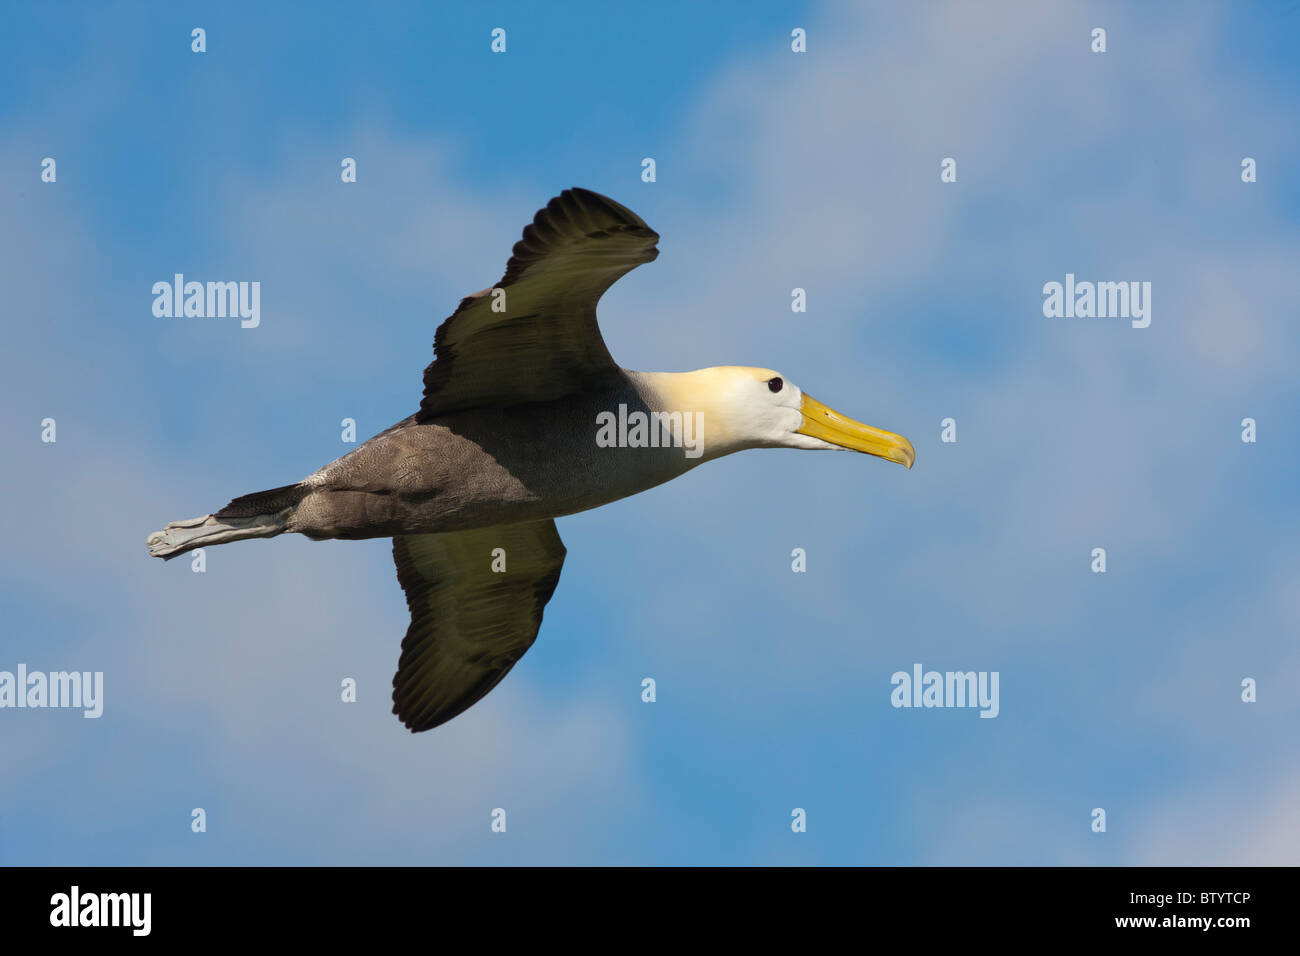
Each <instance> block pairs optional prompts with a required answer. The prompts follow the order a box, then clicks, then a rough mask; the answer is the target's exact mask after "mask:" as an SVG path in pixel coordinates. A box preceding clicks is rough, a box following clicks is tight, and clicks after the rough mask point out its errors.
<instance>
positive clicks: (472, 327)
mask: <svg viewBox="0 0 1300 956" xmlns="http://www.w3.org/2000/svg"><path fill="white" fill-rule="evenodd" d="M658 241H659V235H658V233H656V232H655V231H654V230H653V229H651V228H650V227H649V226H647V225H646V224H645V223H644V222H643V221H642V220H641V217H640V216H638V215H637V214H636V213H634V212H632V210H630V209H628V208H627V207H625V206H621V205H619V204H618V203H616V202H614V200H612V199H607V198H606V197H604V196H602V195H600V194H599V193H594V192H591V191H590V190H587V189H577V188H575V189H566V190H564V192H562V193H560V195H558V196H556V197H555V198H554V199H552V200H551V201H550V202H548V203H547V204H546V206H545V207H544V208H542V209H540V210H538V212H537V215H536V217H534V219H533V222H532V225H529V226H525V227H524V235H523V238H522V239H520V240H519V241H518V242H517V243H515V247H514V254H513V255H512V256H511V257H510V261H509V263H507V264H506V273H505V275H504V276H502V277H501V281H500V282H498V283H497V284H496V285H495V286H493V287H492V288H491V289H484V290H483V291H482V292H476V293H475V294H474V295H471V296H469V297H468V298H465V299H463V300H462V301H461V303H460V306H459V307H458V308H457V309H456V311H455V312H454V313H452V315H451V317H450V318H448V319H447V320H446V321H445V322H443V323H442V325H440V326H438V331H437V334H436V335H435V337H434V345H433V349H434V356H435V357H434V361H433V363H432V364H431V365H430V366H429V367H428V368H426V369H425V370H424V400H423V401H422V402H421V403H420V412H419V417H420V418H422V419H427V418H430V417H432V416H434V415H439V414H442V413H445V412H449V411H454V410H456V409H460V408H470V407H474V406H479V405H493V406H503V405H515V404H519V403H522V402H542V401H550V400H552V399H556V398H560V397H562V396H564V395H568V394H570V393H573V392H577V391H582V390H584V389H585V388H588V387H589V386H590V385H591V384H592V383H593V382H595V381H598V380H599V379H601V378H603V377H607V376H610V375H613V374H617V372H618V367H617V365H615V363H614V360H613V359H612V358H610V355H609V350H608V349H607V348H606V347H605V340H604V339H602V338H601V336H600V327H599V326H598V325H597V324H596V303H597V302H598V301H599V300H600V297H601V296H602V295H604V294H605V290H606V289H608V288H609V287H610V286H611V285H613V284H614V282H615V281H616V280H617V279H618V278H619V277H620V276H622V275H624V274H626V273H628V272H630V271H631V270H633V269H635V268H636V267H637V266H639V265H641V263H643V262H650V261H652V260H653V259H655V258H656V257H657V256H658V255H659V250H658V249H656V248H655V243H657V242H658Z"/></svg>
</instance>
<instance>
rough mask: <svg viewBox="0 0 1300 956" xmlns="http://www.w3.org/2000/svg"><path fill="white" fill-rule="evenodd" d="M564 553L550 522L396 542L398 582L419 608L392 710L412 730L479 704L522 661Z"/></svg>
mask: <svg viewBox="0 0 1300 956" xmlns="http://www.w3.org/2000/svg"><path fill="white" fill-rule="evenodd" d="M497 548H500V549H502V552H503V553H502V552H496V549H497ZM564 555H565V548H564V543H563V542H562V541H560V535H559V532H557V531H556V530H555V522H554V521H551V520H550V519H547V520H545V521H531V522H525V523H521V524H506V525H497V526H496V527H492V528H476V529H474V530H472V531H451V532H444V533H442V534H410V535H401V536H399V537H395V538H393V561H394V562H396V564H397V580H398V582H399V583H400V584H401V585H402V590H403V591H405V592H406V604H407V606H408V607H409V608H410V611H411V626H410V627H409V628H408V629H407V631H406V637H405V638H404V639H403V640H402V656H401V658H400V660H399V661H398V663H397V674H396V675H395V676H394V677H393V713H394V714H396V715H397V716H398V718H399V719H400V720H401V721H402V723H404V724H405V725H406V726H407V727H408V728H410V730H411V731H412V732H413V733H418V732H419V731H422V730H429V729H430V728H432V727H437V726H438V725H439V724H442V723H445V722H447V721H448V720H451V719H452V718H453V717H455V716H456V715H457V714H459V713H461V712H462V711H464V710H466V709H467V708H469V707H470V706H472V705H473V704H474V703H476V702H477V701H478V700H480V699H481V698H482V697H483V696H484V695H485V694H487V692H488V691H490V690H491V689H492V688H493V687H495V686H496V685H497V684H498V683H499V682H500V680H501V678H503V677H505V676H506V674H507V673H508V672H509V671H510V668H512V667H514V666H515V663H516V662H517V661H518V660H519V658H521V657H523V656H524V652H525V651H527V650H528V648H530V647H531V646H532V644H533V641H534V640H536V638H537V631H538V629H539V628H540V627H541V626H542V610H543V609H544V608H545V607H546V602H547V601H549V600H550V599H551V594H552V593H553V592H554V591H555V585H556V584H557V583H559V580H560V569H561V568H562V567H563V566H564ZM494 565H495V566H496V568H497V569H498V570H493V567H494ZM502 567H504V568H505V570H504V571H502V570H499V569H500V568H502Z"/></svg>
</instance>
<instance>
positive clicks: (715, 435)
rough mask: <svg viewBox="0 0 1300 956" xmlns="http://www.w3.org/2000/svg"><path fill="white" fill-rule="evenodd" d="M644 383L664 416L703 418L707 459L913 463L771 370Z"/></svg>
mask: <svg viewBox="0 0 1300 956" xmlns="http://www.w3.org/2000/svg"><path fill="white" fill-rule="evenodd" d="M643 374H644V373H643ZM646 377H647V378H648V379H650V380H651V382H652V385H653V387H654V390H655V391H656V392H657V393H658V394H659V397H660V401H661V403H662V405H663V406H664V407H665V410H680V411H696V410H698V411H701V412H703V414H704V421H705V423H706V427H707V431H706V436H707V437H706V451H705V456H706V457H709V458H714V457H717V456H718V455H725V454H729V453H730V452H733V451H740V450H741V449H742V448H808V449H817V450H829V449H839V450H847V451H859V452H863V453H865V454H868V455H875V456H877V457H879V458H885V459H888V460H889V461H895V462H898V463H899V464H901V465H905V466H906V467H908V468H911V467H912V463H913V462H914V461H915V460H916V452H915V451H914V450H913V448H912V443H911V442H909V441H908V440H907V439H906V438H904V437H903V436H902V435H896V434H894V433H893V432H887V431H883V430H882V429H879V428H873V427H871V426H870V425H864V424H862V423H861V422H856V421H854V420H853V419H851V418H847V417H845V416H844V415H841V414H839V413H838V412H836V411H834V410H833V409H830V408H827V407H826V406H825V405H823V404H822V403H821V402H819V401H817V400H816V399H815V398H812V397H810V396H808V395H805V394H804V392H803V390H802V389H801V388H799V386H797V385H795V384H794V383H793V382H791V381H789V380H787V379H786V377H785V376H784V375H782V374H781V373H780V372H775V371H773V370H772V369H767V368H748V367H744V366H737V365H726V366H721V367H718V368H706V369H700V370H698V371H695V372H682V373H676V374H674V373H653V374H651V375H648V376H646Z"/></svg>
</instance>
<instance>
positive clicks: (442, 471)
mask: <svg viewBox="0 0 1300 956" xmlns="http://www.w3.org/2000/svg"><path fill="white" fill-rule="evenodd" d="M658 241H659V236H658V234H657V233H656V232H655V231H654V230H652V229H651V228H650V227H649V226H647V225H646V224H645V223H644V222H643V221H642V220H641V218H640V217H639V216H637V215H636V214H635V213H634V212H632V211H631V210H629V209H627V208H626V207H625V206H622V205H620V204H618V203H616V202H614V201H613V200H612V199H608V198H606V197H604V196H601V195H599V194H597V193H594V192H591V191H590V190H586V189H578V188H575V189H566V190H565V191H564V192H562V193H560V195H558V196H556V197H555V198H554V199H552V200H551V201H550V202H548V203H547V204H546V206H545V207H544V208H542V209H541V210H539V211H538V213H537V215H536V216H535V217H534V219H533V222H532V224H531V225H529V226H526V227H525V228H524V232H523V238H522V239H521V240H520V241H519V242H517V243H516V244H515V246H514V249H513V254H512V256H511V258H510V261H509V262H508V263H507V264H506V272H505V275H504V276H502V278H501V281H500V282H498V283H497V284H496V285H495V286H493V287H492V288H490V289H484V290H483V291H482V292H477V293H475V294H474V295H471V296H469V297H467V298H465V299H463V300H462V301H461V303H460V305H459V307H457V309H456V311H455V312H454V313H452V315H451V317H450V318H448V319H447V320H446V321H444V322H443V323H442V325H440V326H439V327H438V330H437V333H436V334H435V337H434V360H433V362H432V363H431V364H430V365H429V367H428V368H426V369H425V371H424V397H423V400H422V401H421V402H420V408H419V410H418V411H417V412H416V413H415V414H413V415H411V416H410V417H409V418H406V419H404V420H403V421H400V422H398V423H397V424H396V425H393V426H392V427H391V428H388V429H386V430H384V431H382V432H380V433H379V434H378V435H376V436H375V437H374V438H371V439H370V440H369V441H367V442H365V443H364V444H362V445H360V446H358V447H357V448H356V449H355V450H353V451H351V452H349V453H348V454H346V455H344V456H343V457H342V458H339V459H337V460H335V461H332V462H330V463H329V464H328V465H326V466H325V467H324V468H321V469H320V470H319V471H317V472H316V473H315V474H313V475H309V476H308V477H306V478H304V479H303V480H302V481H299V482H297V483H296V484H292V485H285V486H284V487H281V488H273V489H271V490H269V491H259V492H255V493H253V494H249V495H243V496H242V497H239V498H236V499H234V500H233V501H231V502H230V503H229V504H228V505H226V506H225V507H224V508H222V509H221V510H220V511H217V512H216V513H215V514H209V515H204V516H203V517H201V518H193V519H190V520H188V521H173V522H171V523H170V524H168V525H167V526H166V527H165V528H164V529H163V530H162V531H157V532H155V533H153V534H151V535H150V536H149V538H148V541H147V544H148V548H149V553H150V554H151V555H153V556H155V557H159V558H174V557H176V556H177V555H180V554H183V553H185V552H187V551H190V550H192V549H194V548H199V547H204V548H206V547H210V546H212V545H217V544H225V543H227V542H229V541H240V540H243V539H246V538H272V537H275V536H276V535H279V534H284V533H285V532H294V533H297V534H302V535H306V536H307V537H308V538H311V539H313V540H318V541H319V540H324V539H328V538H343V539H358V538H388V537H391V538H392V539H393V560H394V562H395V563H396V565H397V580H398V582H399V583H400V584H401V586H402V590H403V591H404V592H405V593H406V603H407V606H408V608H409V609H410V614H411V624H410V627H409V628H408V629H407V632H406V636H405V638H404V639H403V640H402V650H401V657H400V659H399V661H398V665H397V674H396V676H395V677H394V678H393V713H394V714H396V715H397V717H398V718H399V719H400V720H401V721H402V723H403V724H405V725H406V726H407V727H408V728H409V729H410V730H411V731H413V732H418V731H424V730H429V729H430V728H433V727H437V726H438V725H439V724H443V723H445V722H447V721H449V720H451V719H452V718H453V717H455V716H457V715H458V714H460V713H462V712H464V711H465V710H466V709H467V708H469V707H470V706H472V705H473V704H474V703H476V702H477V701H479V700H480V699H482V697H483V696H484V695H485V694H487V693H488V691H490V690H491V689H492V688H493V687H495V686H496V685H497V684H498V683H499V682H500V681H501V679H502V678H503V677H505V675H506V674H507V673H508V672H509V671H510V669H511V668H512V667H513V666H514V665H515V663H516V662H518V660H519V659H520V657H522V656H523V654H524V652H525V651H527V650H528V648H529V647H530V646H532V643H533V641H534V640H535V639H536V637H537V632H538V630H539V629H540V627H541V623H542V612H543V609H544V608H545V607H546V603H547V601H549V600H550V598H551V594H552V593H553V592H554V591H555V586H556V584H557V583H558V582H559V580H560V568H561V567H562V566H563V564H564V556H565V548H564V545H563V543H561V541H560V536H559V534H558V533H557V532H556V529H555V520H554V519H555V518H557V517H560V516H563V515H569V514H573V513H575V512H578V511H585V510H587V509H590V508H596V507H599V506H600V505H604V504H608V503H609V502H611V501H617V500H618V499H620V498H625V497H627V496H628V495H634V494H637V493H638V492H641V491H645V490H646V489H648V488H652V487H654V486H655V485H659V484H662V483H663V482H665V481H668V480H669V479H672V478H676V477H677V476H678V475H681V474H684V473H685V472H687V471H689V470H690V469H692V468H694V467H695V466H696V465H699V464H701V463H703V462H705V461H710V460H712V459H714V458H720V457H722V456H723V455H729V454H731V453H732V452H737V451H741V450H744V449H748V448H808V449H848V450H852V451H858V452H865V453H866V454H869V455H875V456H878V457H880V458H884V459H887V460H889V461H893V462H898V463H899V464H901V465H904V466H906V467H908V468H911V467H912V463H913V461H914V460H915V458H916V453H915V452H914V451H913V449H912V445H911V443H910V442H908V440H907V439H906V438H903V437H902V436H901V435H896V434H894V433H892V432H888V431H883V430H881V429H878V428H872V427H871V426H869V425H863V424H861V423H860V422H856V421H854V420H852V419H850V418H846V417H845V416H843V415H841V414H839V413H838V412H835V411H833V410H832V409H830V408H827V407H826V406H825V405H823V404H821V403H820V402H818V401H816V400H814V399H813V398H811V397H810V396H808V395H806V394H804V392H803V391H802V390H801V389H800V388H798V387H797V386H796V385H794V384H793V383H791V382H790V381H788V380H787V379H786V378H785V376H783V375H781V374H780V373H778V372H774V371H772V370H771V369H762V368H743V367H737V366H724V367H720V368H706V369H700V370H697V371H694V372H677V373H674V372H633V371H629V370H627V369H624V368H620V367H619V366H618V365H617V364H616V363H615V362H614V360H613V358H611V357H610V354H609V350H608V349H607V348H606V347H605V342H604V340H603V339H602V338H601V334H600V328H599V326H598V325H597V323H596V303H597V302H598V301H599V300H600V297H601V296H602V295H603V294H604V293H605V290H607V289H608V288H609V287H610V286H611V285H613V284H614V282H615V281H616V280H617V279H618V278H619V277H620V276H623V275H625V274H626V273H628V272H630V271H631V270H632V269H635V268H636V267H637V266H639V265H641V264H642V263H646V262H651V261H653V260H654V259H655V258H657V257H658V255H659V250H658V248H657V243H658Z"/></svg>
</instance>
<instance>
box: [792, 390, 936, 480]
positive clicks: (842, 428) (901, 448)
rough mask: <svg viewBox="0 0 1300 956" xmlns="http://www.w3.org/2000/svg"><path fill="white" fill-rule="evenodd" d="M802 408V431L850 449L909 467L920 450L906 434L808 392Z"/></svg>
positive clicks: (803, 433)
mask: <svg viewBox="0 0 1300 956" xmlns="http://www.w3.org/2000/svg"><path fill="white" fill-rule="evenodd" d="M800 411H802V412H803V425H802V426H800V428H799V434H801V435H810V436H812V437H813V438H820V439H821V440H822V441H827V442H830V443H831V444H832V445H838V446H839V447H841V448H847V449H849V450H850V451H860V452H865V453H866V454H868V455H875V456H876V457H877V458H887V459H889V460H890V461H896V462H898V463H899V464H900V465H903V466H905V467H907V468H911V467H912V462H914V461H916V450H915V449H914V448H913V447H912V443H911V442H910V441H908V440H907V439H906V438H904V437H903V436H902V435H895V434H894V433H893V432H887V431H884V430H883V429H880V428H872V427H871V426H870V425H864V424H862V423H861V422H855V421H854V420H853V419H851V418H846V417H844V416H843V415H841V414H840V413H839V412H837V411H835V409H833V408H827V407H826V406H825V405H823V404H822V403H821V402H819V401H817V399H815V398H811V397H809V396H808V395H805V396H804V397H803V407H802V408H801V409H800Z"/></svg>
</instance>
